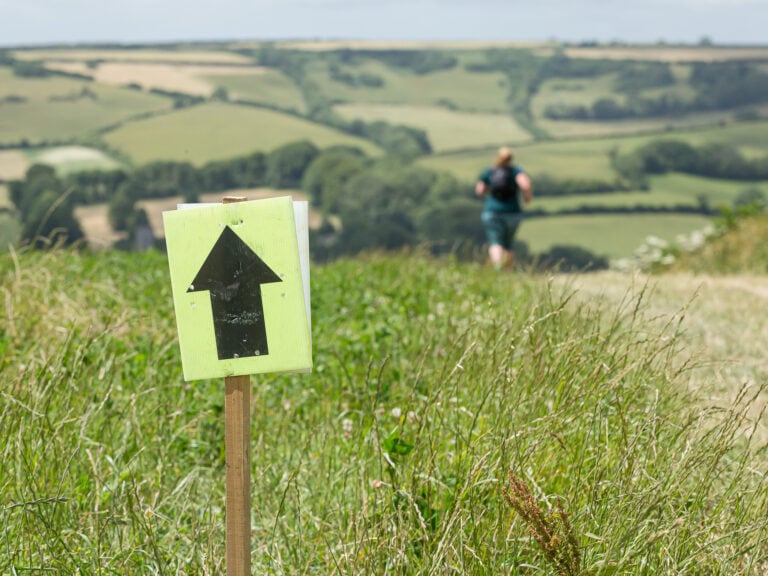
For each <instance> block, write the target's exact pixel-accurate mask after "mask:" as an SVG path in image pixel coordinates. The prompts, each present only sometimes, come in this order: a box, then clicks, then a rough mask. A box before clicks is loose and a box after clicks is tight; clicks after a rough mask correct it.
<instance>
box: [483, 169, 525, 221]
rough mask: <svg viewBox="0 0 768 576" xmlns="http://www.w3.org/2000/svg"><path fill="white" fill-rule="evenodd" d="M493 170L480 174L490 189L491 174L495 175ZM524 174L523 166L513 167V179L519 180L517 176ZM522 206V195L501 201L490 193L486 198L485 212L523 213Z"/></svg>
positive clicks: (515, 195)
mask: <svg viewBox="0 0 768 576" xmlns="http://www.w3.org/2000/svg"><path fill="white" fill-rule="evenodd" d="M493 170H494V169H493V168H492V167H491V168H486V169H485V170H483V172H482V174H480V180H482V181H483V182H485V185H486V186H488V187H489V188H490V186H491V174H492V173H493ZM521 172H523V168H522V166H517V165H514V166H512V173H511V175H510V176H511V178H513V179H514V178H517V175H518V174H520V173H521ZM521 211H522V209H521V206H520V194H513V195H512V198H510V199H509V200H499V199H498V198H494V197H493V195H491V193H490V192H489V193H488V195H487V196H486V197H485V206H483V212H521Z"/></svg>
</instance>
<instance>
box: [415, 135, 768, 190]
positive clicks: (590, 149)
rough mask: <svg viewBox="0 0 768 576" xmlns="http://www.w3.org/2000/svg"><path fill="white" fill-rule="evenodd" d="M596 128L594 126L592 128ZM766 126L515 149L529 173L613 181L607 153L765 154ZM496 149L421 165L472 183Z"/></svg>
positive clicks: (767, 147)
mask: <svg viewBox="0 0 768 576" xmlns="http://www.w3.org/2000/svg"><path fill="white" fill-rule="evenodd" d="M599 124H600V123H597V124H595V125H596V126H597V125H599ZM766 134H768V122H765V121H758V122H738V123H731V124H728V125H726V126H721V127H712V126H708V127H706V128H701V129H687V130H677V131H673V132H653V133H647V134H640V135H626V136H602V137H597V138H583V139H563V140H558V141H550V142H533V143H525V144H520V145H517V146H514V147H513V150H514V152H515V158H516V161H517V162H519V163H520V164H521V165H522V166H523V167H524V168H525V169H526V171H528V172H529V173H531V174H532V175H536V174H549V175H552V176H556V177H558V178H584V179H602V180H608V181H610V180H612V179H613V178H615V177H616V174H615V172H614V170H613V168H612V167H611V163H610V157H609V154H610V153H611V151H612V150H616V151H617V152H619V153H627V152H631V151H633V150H635V149H637V148H639V147H641V146H643V145H644V144H647V143H648V142H651V141H653V140H658V139H676V140H683V141H686V142H689V143H691V144H693V145H697V146H699V145H703V144H713V143H724V144H731V145H734V146H736V147H737V148H738V149H739V150H740V151H741V152H742V153H743V154H744V155H745V156H748V157H762V156H765V155H768V138H766V137H765V135H766ZM495 153H496V148H488V149H484V150H470V151H462V152H455V153H443V154H436V155H433V156H429V157H426V158H423V159H421V160H419V162H420V163H421V164H423V165H424V166H427V167H430V168H433V169H436V170H445V171H448V172H451V173H452V174H454V175H455V176H456V177H458V178H462V179H465V180H466V179H474V178H476V177H477V174H478V173H479V172H480V170H481V169H482V167H483V166H486V165H487V164H488V163H490V162H491V161H492V160H493V158H494V155H495Z"/></svg>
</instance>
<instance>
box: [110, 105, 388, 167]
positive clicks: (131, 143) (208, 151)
mask: <svg viewBox="0 0 768 576" xmlns="http://www.w3.org/2000/svg"><path fill="white" fill-rule="evenodd" d="M148 135H151V138H150V137H148ZM104 139H105V140H106V142H107V143H108V144H109V145H110V146H113V147H115V148H116V149H118V150H120V151H121V152H123V153H125V154H127V155H128V156H129V157H130V158H131V159H132V160H133V162H135V163H137V164H143V163H146V162H151V161H153V160H180V161H186V162H191V163H193V164H197V165H201V164H205V163H206V162H210V161H212V160H222V159H226V158H232V157H235V156H244V155H246V154H249V153H251V152H254V151H257V150H262V151H269V150H272V149H274V148H276V147H278V146H280V145H282V144H287V143H289V142H294V141H296V140H310V141H312V142H314V143H315V144H316V145H317V146H320V147H325V146H331V145H334V144H347V145H351V146H359V147H360V148H362V149H363V150H365V151H366V152H367V153H368V154H372V155H376V154H378V149H377V147H376V146H375V145H373V144H371V143H370V142H367V141H365V140H362V139H361V138H356V137H354V136H349V135H346V134H343V133H341V132H338V131H336V130H333V129H330V128H327V127H326V126H322V125H320V124H315V123H313V122H309V121H307V120H304V119H302V118H297V117H294V116H289V115H286V114H282V113H280V112H275V111H272V110H266V109H263V108H252V107H245V106H235V105H232V104H224V103H211V104H205V105H201V106H195V107H192V108H187V109H183V110H179V111H174V112H171V113H168V114H164V115H162V116H155V117H152V118H148V119H146V120H139V121H136V122H132V123H130V124H126V125H125V126H122V127H120V128H118V129H117V130H114V131H112V132H110V133H108V134H106V135H105V137H104Z"/></svg>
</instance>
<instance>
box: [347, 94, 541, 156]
mask: <svg viewBox="0 0 768 576" xmlns="http://www.w3.org/2000/svg"><path fill="white" fill-rule="evenodd" d="M334 110H335V111H336V112H338V113H339V114H340V115H341V116H343V117H344V118H346V119H348V120H355V119H360V120H365V121H368V122H371V121H375V120H384V121H385V122H389V123H391V124H404V125H406V126H411V127H413V128H420V129H422V130H424V131H425V132H426V133H427V137H428V138H429V141H430V143H431V144H432V149H433V150H435V151H436V152H445V151H450V150H455V149H456V148H476V147H481V146H488V145H493V144H495V143H496V142H499V141H500V140H502V141H504V142H509V143H510V144H518V143H522V142H528V141H530V140H531V136H530V134H528V133H527V132H526V131H525V130H523V129H522V128H521V127H520V126H519V125H518V123H517V122H516V121H515V120H514V118H512V117H511V116H509V115H506V114H480V113H469V112H458V111H452V110H447V109H445V108H437V107H426V106H405V105H402V106H394V105H392V106H390V105H376V104H339V105H337V106H335V107H334Z"/></svg>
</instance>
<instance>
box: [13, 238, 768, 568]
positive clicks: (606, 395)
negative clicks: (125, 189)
mask: <svg viewBox="0 0 768 576" xmlns="http://www.w3.org/2000/svg"><path fill="white" fill-rule="evenodd" d="M500 278H501V277H500V276H499V275H498V274H496V273H494V272H493V271H492V270H490V269H489V268H483V267H479V266H475V265H471V266H468V265H459V264H456V263H455V262H453V261H451V260H443V261H436V260H435V259H433V258H431V257H422V256H419V255H411V256H399V257H389V258H384V257H373V258H367V259H360V260H347V261H339V262H336V263H334V264H332V265H327V266H320V267H314V268H313V270H312V317H313V343H314V352H313V358H314V371H313V373H312V374H311V375H274V374H264V375H258V376H256V377H254V378H253V385H252V390H253V392H252V394H253V400H252V404H251V406H252V412H251V415H250V416H251V423H252V440H251V444H250V450H251V454H252V460H251V478H252V492H251V496H250V503H251V507H252V535H251V536H252V538H251V561H252V569H253V572H254V573H255V574H339V575H343V574H349V575H353V574H385V573H396V574H402V575H411V574H413V575H416V574H428V573H431V574H455V573H460V574H466V575H469V576H472V575H485V574H532V573H538V574H569V575H577V574H578V575H581V574H593V575H608V574H649V573H653V574H683V573H685V574H705V573H706V574H723V575H725V574H761V573H764V572H765V570H766V569H768V547H766V541H768V520H767V518H768V515H766V514H765V511H766V509H767V507H768V500H766V498H767V496H766V495H767V494H768V491H767V490H766V480H765V478H766V472H768V470H766V466H765V458H764V439H765V435H764V426H763V424H761V422H762V420H761V418H762V412H761V411H760V405H761V402H763V398H764V396H762V395H761V394H762V392H761V388H760V386H759V385H751V386H747V387H745V388H743V389H742V388H741V385H742V383H744V382H745V380H742V379H739V378H734V379H726V380H723V379H722V377H723V376H724V375H727V374H728V373H727V372H725V371H721V370H719V369H714V368H715V367H719V366H721V365H722V364H723V363H722V358H721V359H720V360H718V361H717V362H718V364H715V361H716V360H715V359H714V358H713V357H712V356H709V355H706V354H703V355H702V354H701V353H700V352H697V351H696V350H697V349H698V347H697V346H693V345H691V344H692V342H693V341H692V340H691V339H690V338H688V337H687V336H686V335H685V331H686V330H687V326H688V324H686V323H681V318H682V317H684V316H685V315H684V314H682V311H681V310H680V309H679V308H678V306H679V305H680V298H677V299H668V300H659V299H656V298H655V297H653V298H652V293H654V290H655V289H653V288H652V287H649V288H648V289H647V290H644V289H642V282H643V280H642V279H639V278H638V279H636V281H637V282H638V283H639V285H638V284H636V285H635V286H636V287H637V288H638V290H636V291H635V293H634V295H631V296H630V295H628V296H627V297H626V298H622V297H621V294H620V292H619V293H617V290H618V289H619V283H618V282H608V283H607V284H605V285H604V287H603V289H601V288H600V287H599V286H593V287H592V288H590V289H589V290H586V289H583V288H579V289H578V291H577V292H575V293H574V290H576V288H574V287H573V284H572V283H571V282H570V281H569V280H568V279H567V278H565V279H563V281H562V283H560V282H558V283H552V282H549V281H548V279H547V278H546V277H537V276H528V275H524V274H512V275H506V276H505V280H507V281H505V282H500V281H499V280H500ZM623 278H624V279H625V280H628V279H630V277H628V276H624V277H623ZM0 285H1V286H2V289H3V291H4V293H5V295H6V296H5V305H4V306H3V308H2V313H0V327H1V333H2V334H3V337H2V339H1V340H0V345H1V346H2V351H3V354H2V363H0V370H2V377H3V381H4V382H5V385H4V389H3V393H2V394H1V395H0V454H2V459H3V463H4V465H3V466H2V468H0V498H1V499H2V502H3V506H2V508H0V515H1V517H0V521H1V523H2V534H3V553H2V554H0V572H2V573H8V574H14V573H16V574H19V573H24V572H56V573H62V574H77V573H80V574H99V573H111V574H161V573H162V574H191V573H194V574H211V575H212V574H221V573H223V572H224V570H225V566H224V544H225V541H224V497H225V484H224V479H225V461H224V458H225V454H224V444H223V437H224V436H223V435H224V421H223V403H224V392H223V383H222V382H221V381H219V380H211V381H197V382H188V383H187V382H184V381H183V380H182V373H181V365H180V359H179V353H178V346H177V342H176V333H175V326H174V318H173V308H172V303H171V294H170V283H169V280H168V269H167V262H166V259H165V257H164V256H162V255H160V254H158V253H155V252H150V253H143V254H135V253H134V254H126V253H117V252H104V253H101V254H97V255H89V254H77V253H74V252H61V251H59V252H49V253H31V252H23V253H16V254H13V255H4V256H0ZM605 288H615V289H617V290H613V292H612V294H615V295H617V298H615V299H613V298H605V297H600V294H601V293H603V294H604V290H605ZM678 288H679V289H680V292H679V296H680V297H681V298H682V302H683V303H684V302H685V301H686V296H685V294H686V293H687V294H689V295H692V291H693V290H694V289H695V287H694V286H692V285H691V284H690V283H687V284H684V285H683V286H682V287H680V285H678ZM582 290H584V292H582ZM734 290H735V289H734V287H731V290H730V291H729V292H727V293H730V294H734V293H735V292H734ZM739 293H740V294H741V295H742V297H741V298H738V299H736V300H734V301H733V302H736V303H737V304H738V305H742V304H744V303H745V298H747V297H749V293H748V292H743V291H740V292H739ZM582 296H583V297H582ZM728 302H730V301H729V300H725V301H720V303H719V306H720V307H719V308H718V312H719V313H718V314H717V315H716V319H717V321H716V324H715V325H714V326H713V327H714V328H716V330H713V331H711V332H709V334H710V335H711V336H712V337H713V338H716V339H717V341H719V342H722V341H723V339H726V340H728V339H731V338H735V340H734V341H733V342H734V343H737V342H738V341H739V339H741V338H752V337H753V336H754V338H755V340H754V341H755V342H757V341H759V339H760V338H762V339H763V340H762V341H763V342H764V337H765V335H764V334H763V333H761V332H759V331H757V332H750V334H747V333H745V330H746V329H747V328H749V329H750V330H755V329H758V328H757V327H756V325H751V326H748V325H744V326H742V325H739V326H734V325H728V326H729V328H728V330H723V329H722V328H723V326H724V325H723V324H721V323H720V321H721V319H722V318H725V317H727V311H726V310H723V309H722V307H723V306H728V305H730V304H728ZM683 305H684V304H683ZM678 312H680V313H679V314H678ZM695 319H697V320H700V321H701V322H704V323H705V325H706V323H707V322H708V321H711V320H713V316H712V315H709V314H701V315H696V316H695ZM691 326H693V327H696V326H700V325H698V324H696V323H694V324H691ZM728 341H730V340H728ZM703 342H704V341H703V340H700V341H699V343H703ZM735 349H738V347H736V348H735ZM743 358H745V357H742V359H743ZM758 361H759V360H758ZM742 374H743V372H742ZM753 374H755V372H753ZM716 386H720V387H722V386H728V387H730V393H723V391H722V389H721V390H720V391H719V392H718V393H717V394H716V395H715V394H714V390H715V387H716ZM539 543H541V544H543V546H542V545H540V544H539Z"/></svg>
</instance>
